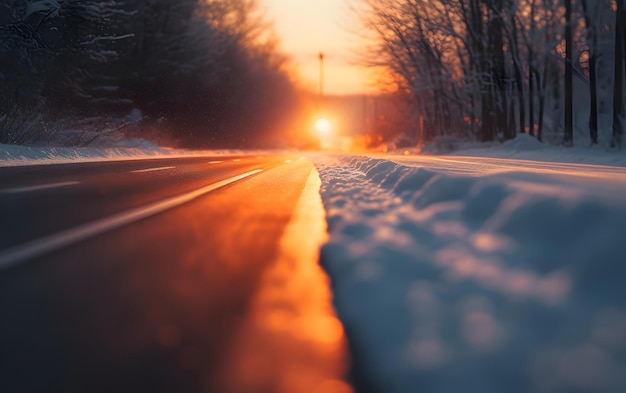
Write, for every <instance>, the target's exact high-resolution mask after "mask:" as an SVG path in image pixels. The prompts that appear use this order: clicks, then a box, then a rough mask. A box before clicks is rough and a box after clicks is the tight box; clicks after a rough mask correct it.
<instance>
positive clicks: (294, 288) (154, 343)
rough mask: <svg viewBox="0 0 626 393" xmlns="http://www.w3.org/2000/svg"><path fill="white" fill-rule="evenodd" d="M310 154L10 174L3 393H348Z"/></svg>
mask: <svg viewBox="0 0 626 393" xmlns="http://www.w3.org/2000/svg"><path fill="white" fill-rule="evenodd" d="M318 191H319V178H318V176H317V173H316V172H315V169H314V167H313V165H312V164H311V163H310V162H309V161H308V160H307V159H305V158H303V157H299V156H289V155H274V156H265V157H264V156H256V155H242V156H218V157H195V158H185V159H182V158H181V159H154V160H137V161H119V162H106V163H88V164H67V165H51V166H30V167H15V168H0V217H1V219H0V235H1V236H0V392H4V393H13V392H92V393H95V392H189V393H193V392H317V391H319V392H331V393H332V392H337V393H339V392H349V391H350V388H349V386H348V385H347V384H346V383H345V382H343V376H344V375H345V370H346V359H345V348H344V347H345V344H344V336H343V331H342V328H341V325H340V323H339V322H338V321H337V319H336V317H335V316H334V314H333V312H332V307H331V304H330V292H329V289H328V282H327V279H326V277H325V276H324V275H323V274H322V272H321V270H320V269H319V267H318V265H317V259H318V254H317V252H318V247H319V245H320V244H321V243H322V242H323V241H324V236H325V235H324V233H325V224H324V212H323V208H322V206H321V200H320V198H319V193H318Z"/></svg>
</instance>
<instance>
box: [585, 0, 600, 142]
mask: <svg viewBox="0 0 626 393" xmlns="http://www.w3.org/2000/svg"><path fill="white" fill-rule="evenodd" d="M582 6H583V12H584V14H585V27H586V28H587V35H588V37H591V42H590V43H589V97H590V99H591V103H590V106H591V112H590V113H589V136H590V137H591V144H592V145H597V144H598V77H597V72H596V65H597V55H596V52H597V50H598V34H597V31H596V28H595V25H594V24H593V23H592V20H591V15H590V10H589V7H588V4H587V0H582Z"/></svg>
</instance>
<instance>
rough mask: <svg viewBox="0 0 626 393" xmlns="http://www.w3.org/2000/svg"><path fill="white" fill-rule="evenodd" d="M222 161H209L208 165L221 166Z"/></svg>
mask: <svg viewBox="0 0 626 393" xmlns="http://www.w3.org/2000/svg"><path fill="white" fill-rule="evenodd" d="M222 162H224V161H210V162H209V164H211V165H215V164H221V163H222Z"/></svg>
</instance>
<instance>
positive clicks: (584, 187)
mask: <svg viewBox="0 0 626 393" xmlns="http://www.w3.org/2000/svg"><path fill="white" fill-rule="evenodd" d="M529 138H530V137H527V136H520V137H518V138H517V139H515V140H513V141H510V142H508V143H505V144H503V145H472V146H468V145H460V146H459V145H455V146H452V147H451V146H444V145H446V144H445V143H442V142H441V141H439V142H438V143H435V144H433V145H431V146H429V147H427V149H426V151H429V152H430V153H437V156H435V157H432V156H416V155H413V154H412V153H413V152H414V151H413V150H406V151H398V152H395V154H394V155H390V154H387V155H382V156H381V155H378V156H373V155H372V154H370V155H369V156H358V155H349V154H335V155H332V154H317V155H311V157H312V159H313V160H314V161H315V164H316V166H317V168H318V170H319V172H320V177H321V180H322V189H321V194H322V198H323V202H324V204H325V208H326V213H327V221H328V231H329V241H328V243H327V244H326V245H325V246H324V247H323V249H322V258H321V263H322V265H323V267H324V268H325V269H326V271H327V272H328V274H329V276H330V278H331V281H332V286H333V290H334V296H335V305H336V309H337V312H338V315H339V317H340V319H341V320H342V322H343V323H344V326H345V328H346V331H347V333H348V338H349V341H350V344H351V350H352V356H353V362H354V366H355V367H354V375H355V383H356V387H357V389H358V391H359V392H394V393H396V392H398V393H403V392H407V393H408V392H416V391H425V392H429V393H440V392H442V393H443V392H445V393H448V392H450V393H456V392H460V391H462V392H476V393H490V392H493V393H502V392H507V393H509V392H511V393H516V392H519V393H532V392H605V393H618V392H624V391H625V390H624V387H626V286H624V285H623V277H624V275H625V274H626V265H625V262H626V257H625V255H626V241H625V239H624V236H625V234H626V198H624V197H623V196H624V195H626V168H623V167H624V166H626V158H625V157H626V156H625V155H624V153H623V152H620V151H608V150H602V149H599V148H597V147H594V148H578V149H564V148H560V147H550V146H547V145H544V144H539V143H537V142H536V141H535V140H533V139H529ZM209 153H210V154H219V153H233V152H214V151H212V152H199V153H193V154H209ZM189 154H190V153H189V152H185V151H176V150H170V149H165V148H160V147H157V146H153V145H149V146H143V142H141V141H137V142H131V143H130V145H127V146H120V147H116V148H109V149H101V148H100V149H97V148H96V149H92V148H89V149H87V148H86V149H75V148H55V149H51V148H36V147H17V146H7V145H0V166H14V165H33V164H38V165H39V164H56V163H65V162H77V161H99V160H118V159H143V158H155V157H176V156H186V155H189ZM485 157H489V158H485ZM494 157H501V158H506V160H502V159H497V158H494ZM511 158H514V159H515V160H517V161H515V160H511ZM529 159H530V160H535V161H525V160H529ZM547 161H560V162H565V163H570V164H563V163H550V162H547ZM590 163H593V164H599V165H589V164H590Z"/></svg>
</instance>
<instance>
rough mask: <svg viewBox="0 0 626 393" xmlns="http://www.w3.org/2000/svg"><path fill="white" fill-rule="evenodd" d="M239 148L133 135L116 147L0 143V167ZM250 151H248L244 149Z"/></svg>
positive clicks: (186, 154) (221, 152)
mask: <svg viewBox="0 0 626 393" xmlns="http://www.w3.org/2000/svg"><path fill="white" fill-rule="evenodd" d="M241 153H242V151H240V150H207V151H188V150H178V149H169V148H165V147H159V146H156V145H154V144H152V143H150V142H148V141H145V140H141V139H132V140H127V141H124V144H123V145H120V146H118V147H107V148H105V147H26V146H15V145H3V144H0V167H3V166H25V165H48V164H69V163H77V162H97V161H112V160H138V159H146V158H165V157H169V158H176V157H190V156H213V155H224V154H241ZM246 153H250V152H246Z"/></svg>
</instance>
